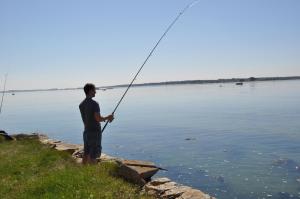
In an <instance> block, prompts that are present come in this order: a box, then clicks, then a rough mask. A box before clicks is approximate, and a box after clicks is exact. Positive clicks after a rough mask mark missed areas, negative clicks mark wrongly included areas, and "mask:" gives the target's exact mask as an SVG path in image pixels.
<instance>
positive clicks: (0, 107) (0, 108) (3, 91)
mask: <svg viewBox="0 0 300 199" xmlns="http://www.w3.org/2000/svg"><path fill="white" fill-rule="evenodd" d="M6 80H7V74H5V78H4V86H3V90H2V99H1V105H0V114H1V111H2V105H3V99H4V93H5V87H6Z"/></svg>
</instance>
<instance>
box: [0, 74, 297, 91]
mask: <svg viewBox="0 0 300 199" xmlns="http://www.w3.org/2000/svg"><path fill="white" fill-rule="evenodd" d="M298 79H299V80H300V76H287V77H249V78H231V79H215V80H183V81H166V82H152V83H141V84H133V85H132V86H133V87H138V86H159V85H181V84H211V83H235V82H255V81H281V80H298ZM127 86H128V84H120V85H114V86H100V87H97V89H99V90H106V89H113V88H122V87H127ZM78 89H82V87H77V88H50V89H28V90H26V89H24V90H7V91H5V92H6V93H15V92H35V91H58V90H78ZM0 93H3V91H0Z"/></svg>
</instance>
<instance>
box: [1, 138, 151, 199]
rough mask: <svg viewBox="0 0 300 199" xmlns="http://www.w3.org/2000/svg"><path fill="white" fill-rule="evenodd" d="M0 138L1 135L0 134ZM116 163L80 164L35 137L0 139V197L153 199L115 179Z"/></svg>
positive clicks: (136, 187)
mask: <svg viewBox="0 0 300 199" xmlns="http://www.w3.org/2000/svg"><path fill="white" fill-rule="evenodd" d="M0 138H1V136H0ZM116 170H117V165H116V164H115V163H109V162H107V163H101V164H100V165H91V166H82V165H79V164H77V163H75V162H74V161H73V159H72V158H71V157H70V155H69V154H67V153H65V152H59V151H56V150H54V149H51V148H49V147H47V146H46V145H42V144H41V143H40V142H39V141H38V140H26V139H25V140H22V141H5V142H3V141H1V140H0V198H1V199H5V198H7V199H8V198H9V199H13V198H24V199H27V198H28V199H34V198H38V199H40V198H72V199H73V198H84V199H87V198H90V199H91V198H108V199H125V198H126V199H135V198H142V199H150V198H151V199H153V198H152V197H150V196H147V195H141V194H140V193H139V187H138V186H136V185H133V184H130V183H128V182H126V181H124V180H123V179H121V178H118V177H117V176H115V175H114V174H115V173H116Z"/></svg>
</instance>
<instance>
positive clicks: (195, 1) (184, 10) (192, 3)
mask: <svg viewBox="0 0 300 199" xmlns="http://www.w3.org/2000/svg"><path fill="white" fill-rule="evenodd" d="M198 1H199V0H194V1H192V2H191V3H189V4H188V5H187V6H185V7H184V9H183V10H182V11H181V12H179V14H178V15H177V16H176V17H175V19H174V20H173V21H172V23H171V24H170V25H169V26H168V28H167V29H166V30H165V32H164V33H163V34H162V36H161V37H160V38H159V40H158V41H157V43H156V44H155V45H154V47H153V48H152V50H151V51H150V53H149V55H148V56H147V58H146V59H145V61H144V62H143V64H142V65H141V67H140V68H139V70H138V72H137V73H136V74H135V76H134V77H133V79H132V81H131V82H130V84H129V85H128V87H127V89H126V91H125V92H124V94H123V96H122V97H121V99H120V100H119V102H118V104H117V106H116V107H115V109H114V111H113V112H112V115H113V114H114V113H115V112H116V110H117V108H118V107H119V105H120V103H121V102H122V100H123V98H124V97H125V95H126V94H127V92H128V90H129V88H130V87H131V86H132V84H133V82H134V81H135V80H136V77H137V76H138V75H139V73H140V72H141V70H142V69H143V67H144V65H145V64H146V63H147V61H148V59H149V58H150V57H151V55H152V53H153V52H154V51H155V49H156V47H157V46H158V45H159V43H160V42H161V40H162V39H163V38H164V37H165V36H166V34H167V33H168V32H169V30H170V29H171V28H172V27H173V25H174V24H175V23H176V22H177V20H178V19H179V18H180V17H181V15H183V14H184V13H185V12H186V11H187V10H188V9H189V8H191V7H192V6H194V5H195V4H196V3H197V2H198ZM107 124H108V121H107V122H106V123H105V125H104V127H103V128H102V130H101V132H102V133H103V131H104V130H105V128H106V126H107Z"/></svg>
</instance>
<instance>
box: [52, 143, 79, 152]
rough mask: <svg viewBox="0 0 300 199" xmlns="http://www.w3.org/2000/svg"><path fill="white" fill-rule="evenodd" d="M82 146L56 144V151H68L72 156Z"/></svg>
mask: <svg viewBox="0 0 300 199" xmlns="http://www.w3.org/2000/svg"><path fill="white" fill-rule="evenodd" d="M80 147H81V145H78V144H67V143H63V142H60V143H56V144H55V149H56V150H58V151H66V152H68V153H70V154H73V153H74V152H75V151H77V150H79V149H80Z"/></svg>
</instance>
